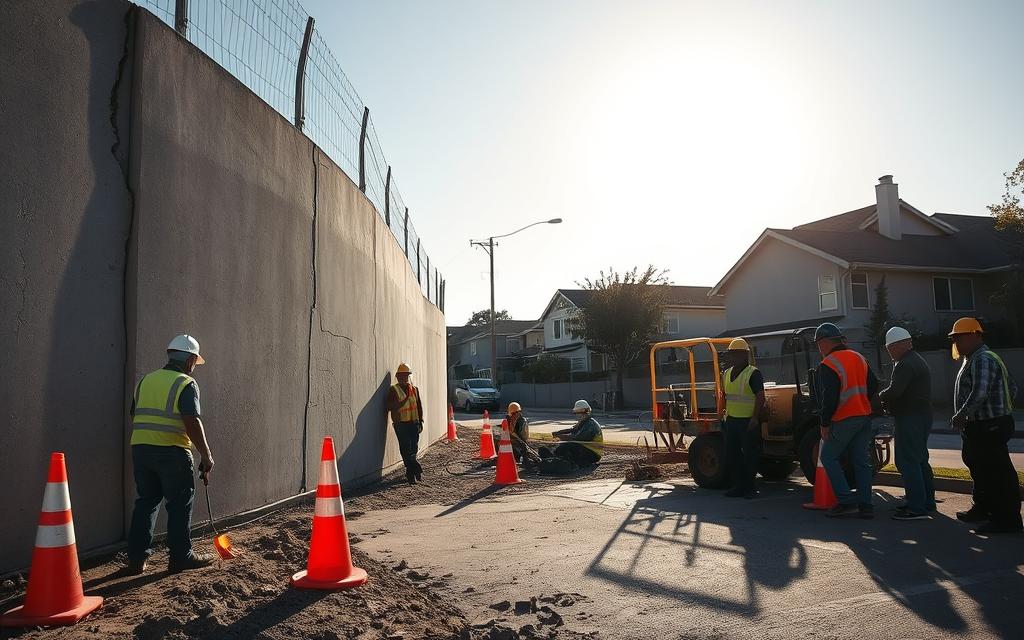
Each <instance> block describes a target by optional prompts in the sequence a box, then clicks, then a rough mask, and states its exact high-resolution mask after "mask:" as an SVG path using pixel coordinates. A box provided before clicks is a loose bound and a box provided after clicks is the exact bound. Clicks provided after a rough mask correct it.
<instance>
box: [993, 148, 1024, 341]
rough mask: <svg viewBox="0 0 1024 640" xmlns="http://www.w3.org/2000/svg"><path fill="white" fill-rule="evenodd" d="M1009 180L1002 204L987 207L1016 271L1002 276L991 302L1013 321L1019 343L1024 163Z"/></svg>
mask: <svg viewBox="0 0 1024 640" xmlns="http://www.w3.org/2000/svg"><path fill="white" fill-rule="evenodd" d="M1003 175H1004V176H1005V177H1006V193H1004V194H1003V198H1002V202H1000V203H999V204H990V205H989V206H988V210H989V212H991V214H992V217H994V218H995V219H996V230H997V231H999V232H1000V234H1001V235H1002V236H1003V238H1004V240H1005V241H1006V245H1007V248H1008V249H1009V253H1010V258H1011V259H1012V260H1013V268H1012V269H1010V271H1008V272H1007V273H1006V274H1004V275H1003V277H1002V282H1001V283H1000V285H999V288H998V289H997V290H996V292H995V293H994V294H993V295H992V301H993V302H994V303H996V304H998V305H999V306H1001V307H1003V308H1004V309H1005V310H1006V312H1007V316H1008V317H1009V318H1010V321H1011V322H1012V323H1013V332H1014V334H1015V335H1014V337H1015V339H1016V341H1020V340H1021V338H1022V337H1024V326H1022V322H1024V320H1022V318H1024V206H1022V205H1021V199H1022V198H1024V160H1021V161H1020V162H1019V163H1018V164H1017V168H1016V169H1014V170H1013V171H1011V172H1010V173H1004V174H1003Z"/></svg>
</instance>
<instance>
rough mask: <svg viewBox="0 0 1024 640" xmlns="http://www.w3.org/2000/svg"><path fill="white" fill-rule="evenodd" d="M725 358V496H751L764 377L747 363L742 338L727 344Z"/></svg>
mask: <svg viewBox="0 0 1024 640" xmlns="http://www.w3.org/2000/svg"><path fill="white" fill-rule="evenodd" d="M725 359H726V364H728V365H729V368H728V369H726V370H725V371H724V372H723V373H722V389H723V390H724V391H725V424H724V431H725V464H726V467H725V468H726V473H728V474H729V483H730V485H731V488H730V489H729V490H728V491H726V492H725V495H727V496H728V497H730V498H739V497H743V498H747V499H751V498H754V497H756V496H757V486H756V485H755V483H754V480H755V477H756V476H757V467H758V464H759V462H760V459H761V420H760V416H761V411H762V409H763V408H764V376H763V375H762V374H761V372H760V371H759V370H758V369H757V367H755V366H754V365H752V364H751V363H750V347H749V346H748V345H747V341H746V340H744V339H743V338H736V339H735V340H733V341H732V342H730V343H729V349H728V351H726V353H725Z"/></svg>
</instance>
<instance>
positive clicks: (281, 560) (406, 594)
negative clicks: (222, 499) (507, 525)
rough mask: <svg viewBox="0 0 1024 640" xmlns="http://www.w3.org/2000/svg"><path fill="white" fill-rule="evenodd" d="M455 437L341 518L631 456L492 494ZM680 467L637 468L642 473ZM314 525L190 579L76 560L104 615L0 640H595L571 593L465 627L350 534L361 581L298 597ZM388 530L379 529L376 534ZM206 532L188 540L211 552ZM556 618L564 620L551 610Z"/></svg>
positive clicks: (16, 583)
mask: <svg viewBox="0 0 1024 640" xmlns="http://www.w3.org/2000/svg"><path fill="white" fill-rule="evenodd" d="M460 437H461V438H462V439H460V440H459V441H456V442H452V443H448V442H440V443H437V444H435V445H434V446H432V447H431V448H430V449H429V450H428V451H427V452H426V453H425V454H424V455H423V457H422V458H421V463H422V465H423V480H424V481H423V482H422V483H420V484H417V485H415V486H410V485H408V484H407V483H406V482H405V478H404V473H403V471H402V470H397V471H395V472H393V473H391V474H389V475H388V476H385V477H384V478H382V479H381V480H380V481H378V482H376V483H373V484H371V485H368V486H365V487H362V488H359V489H356V490H353V491H348V490H343V492H344V495H345V507H346V513H347V518H348V519H349V520H354V519H356V518H358V517H360V515H362V514H363V513H365V512H367V511H370V510H378V509H397V508H401V507H405V506H410V505H417V504H441V505H457V504H460V503H465V502H471V501H473V500H476V499H479V498H481V497H484V496H486V495H489V494H491V493H494V492H497V491H501V492H509V493H520V492H529V491H536V490H538V489H543V488H546V487H551V486H553V485H557V484H563V483H565V482H572V481H575V480H593V479H604V478H625V477H626V476H627V475H630V474H635V473H636V469H637V467H636V466H635V465H634V464H633V463H634V461H637V460H639V456H638V453H637V451H636V450H635V449H629V448H623V449H617V448H614V447H608V448H607V453H606V454H605V458H604V460H603V461H602V463H601V464H600V465H597V466H596V467H591V468H588V469H583V470H580V471H579V472H577V473H575V474H574V475H573V476H570V477H568V478H567V477H557V478H556V477H544V476H540V475H538V474H536V473H535V472H531V471H530V470H526V469H521V470H520V476H521V477H522V478H523V479H524V480H526V482H525V483H523V484H519V485H515V486H509V487H494V486H493V485H492V481H493V478H494V463H493V461H480V460H474V459H473V456H474V455H475V453H476V452H477V451H478V447H479V432H478V431H473V430H467V429H460ZM658 471H663V472H664V471H668V472H670V473H676V472H678V471H679V470H678V469H661V470H658V469H654V470H652V469H650V468H642V469H641V473H642V474H644V475H645V476H649V474H651V473H654V474H656V473H658ZM311 527H312V504H311V503H309V504H303V505H299V506H295V507H291V508H289V509H286V510H282V511H278V512H275V513H272V514H269V515H267V516H264V517H262V518H260V519H258V520H256V521H254V522H250V523H248V524H244V525H240V526H238V527H235V528H233V529H231V531H230V536H231V538H232V541H233V543H234V545H235V548H236V549H237V550H238V551H239V557H238V558H237V559H235V560H232V561H229V562H218V563H217V564H216V565H215V566H213V567H210V568H208V569H203V570H199V571H191V572H186V573H182V574H177V575H169V574H167V573H166V572H164V571H163V568H164V566H166V560H167V557H166V550H165V549H163V548H158V549H157V551H156V553H155V554H154V556H153V558H152V559H151V561H150V569H149V571H148V572H147V573H146V574H145V575H143V576H126V575H124V574H123V573H121V571H122V568H123V566H124V564H125V557H124V554H123V552H122V553H119V554H117V555H114V556H107V557H105V558H99V559H92V560H90V561H86V562H83V563H82V574H83V580H84V583H85V589H86V593H88V594H90V595H102V596H104V597H105V598H106V600H105V602H104V604H103V607H102V608H101V609H100V610H98V611H97V612H95V613H94V614H92V615H90V616H89V617H87V618H86V619H85V620H83V621H81V622H79V623H78V624H77V625H74V626H72V627H63V628H56V629H49V630H43V629H39V628H36V629H27V630H12V629H5V630H2V631H0V638H9V637H18V638H138V639H151V638H152V639H157V638H169V639H180V638H313V639H319V640H335V639H339V638H357V639H367V640H368V639H371V638H372V639H390V640H399V639H408V640H411V639H413V638H431V639H433V638H441V639H443V638H459V639H467V640H481V639H485V638H486V639H492V640H493V639H503V640H504V639H516V638H556V639H567V638H582V637H588V638H593V637H596V635H595V634H593V633H579V632H576V631H573V630H572V629H571V628H570V627H569V626H567V625H564V624H563V614H565V615H567V613H566V611H565V608H566V607H572V606H574V605H575V604H576V603H579V602H586V597H585V596H583V595H580V594H564V593H558V594H539V595H538V596H537V597H536V598H534V599H533V600H532V601H524V602H519V603H505V604H502V603H497V605H496V606H497V608H496V618H495V619H494V620H490V621H488V622H486V623H483V624H476V625H471V624H470V623H469V622H468V621H467V619H466V617H465V615H464V613H463V612H462V611H461V610H460V609H458V607H457V606H455V605H453V604H451V603H450V602H451V600H453V598H451V596H450V594H452V593H458V592H460V591H461V589H460V587H459V585H457V584H453V583H452V581H451V576H450V575H446V576H430V575H428V574H427V573H425V572H424V571H419V570H417V569H422V568H417V567H412V566H409V565H408V564H407V563H405V562H404V561H401V562H398V563H397V564H384V563H382V562H378V561H376V560H373V559H371V558H370V557H369V556H367V555H366V554H365V553H363V552H362V551H360V550H359V547H358V545H359V542H360V540H359V538H357V537H352V555H353V560H354V563H355V564H356V566H359V567H362V568H363V569H366V571H367V572H368V573H369V576H370V579H369V582H368V583H367V584H366V585H364V586H363V587H360V588H358V589H354V590H350V591H335V592H318V591H300V590H296V589H292V588H290V587H289V586H288V579H289V577H290V576H291V574H292V573H294V572H296V571H298V570H300V569H302V568H304V567H305V562H306V555H307V551H308V547H307V544H308V540H309V536H310V530H311ZM383 533H386V532H385V531H381V534H383ZM210 545H211V540H210V539H209V537H208V536H204V537H202V538H201V539H200V540H198V541H197V542H196V546H197V547H198V548H204V549H209V548H210ZM23 596H24V581H23V579H22V578H21V577H20V576H16V577H14V578H13V579H12V580H9V581H6V582H5V583H4V584H3V586H2V587H0V598H2V599H3V602H2V603H0V606H2V607H3V610H6V609H7V608H9V607H11V606H15V605H17V604H20V602H21V600H22V599H23ZM505 605H507V607H505V608H507V609H509V610H513V609H516V608H518V611H516V613H518V614H520V615H518V616H516V618H515V619H516V620H520V621H525V620H526V618H524V617H523V615H522V614H526V616H527V618H529V620H530V621H531V622H527V623H526V624H521V623H518V624H517V626H515V627H513V626H511V625H510V624H508V620H509V618H503V617H501V616H500V613H501V607H503V606H505ZM560 608H561V610H562V611H563V613H562V614H560V613H559V610H560Z"/></svg>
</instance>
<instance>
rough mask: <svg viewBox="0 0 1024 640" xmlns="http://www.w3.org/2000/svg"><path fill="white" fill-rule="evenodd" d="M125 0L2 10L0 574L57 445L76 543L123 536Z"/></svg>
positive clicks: (35, 511) (16, 556)
mask: <svg viewBox="0 0 1024 640" xmlns="http://www.w3.org/2000/svg"><path fill="white" fill-rule="evenodd" d="M126 9H127V5H126V4H122V3H119V2H99V1H97V2H71V1H69V0H64V1H58V0H54V1H52V2H35V1H31V0H16V1H14V2H5V3H4V6H3V10H2V11H0V15H2V18H0V60H3V67H4V70H3V72H2V73H0V123H3V124H2V125H0V128H2V131H3V133H2V136H0V137H2V140H3V142H2V143H0V172H2V175H3V178H2V179H0V243H2V249H0V351H2V352H3V354H4V376H3V380H4V382H3V384H0V416H3V424H2V426H0V452H2V453H0V459H2V460H3V463H2V464H0V487H2V493H3V496H4V497H3V507H4V509H3V511H4V518H5V524H4V526H3V527H0V571H2V570H4V569H10V568H14V567H18V566H24V565H27V564H28V561H29V558H30V556H31V553H32V544H33V540H34V539H35V530H36V521H37V520H38V517H39V506H40V504H41V503H42V495H43V485H44V483H45V482H46V471H47V467H48V464H49V454H50V452H51V451H65V452H67V453H68V458H67V467H68V474H69V476H70V479H71V496H72V504H73V505H74V508H75V514H76V516H77V518H76V521H77V524H78V525H79V526H78V527H77V536H78V545H79V547H80V548H90V547H95V546H98V545H101V544H104V543H107V542H111V541H113V540H117V539H118V538H120V537H121V535H122V515H121V512H122V502H123V485H122V480H121V478H122V474H123V472H124V452H123V449H122V440H123V425H124V422H123V415H124V408H123V405H124V398H125V389H124V362H125V329H124V314H123V312H122V304H123V303H122V295H123V287H122V283H123V281H124V271H125V245H126V241H127V237H128V228H129V220H130V216H129V212H130V210H131V209H130V199H129V193H128V189H127V188H126V185H125V177H124V174H123V173H122V166H121V164H120V163H119V159H120V160H121V161H122V162H123V158H124V156H125V152H126V151H127V136H128V130H127V116H128V110H127V100H126V94H125V89H127V87H128V86H129V85H126V84H119V82H118V79H119V73H118V68H119V63H120V62H121V61H122V57H123V56H124V51H125V45H126V36H127V33H128V31H127V27H126V25H125V21H124V16H125V11H126ZM115 127H116V128H115Z"/></svg>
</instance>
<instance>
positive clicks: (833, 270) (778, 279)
mask: <svg viewBox="0 0 1024 640" xmlns="http://www.w3.org/2000/svg"><path fill="white" fill-rule="evenodd" d="M842 271H843V270H842V269H841V268H840V267H839V265H837V264H835V263H834V262H831V261H829V260H826V259H824V258H820V257H818V256H816V255H813V254H811V253H807V252H806V251H802V250H800V249H797V248H796V247H792V246H790V245H787V244H785V243H783V242H780V241H779V240H776V239H774V238H766V239H765V241H764V242H763V243H762V244H761V246H760V247H759V248H758V249H757V251H756V252H755V253H754V254H753V255H751V256H750V259H749V260H748V261H747V262H746V263H745V264H744V265H743V266H742V267H741V268H740V269H739V271H737V272H736V273H735V274H733V276H732V278H731V279H730V280H729V286H728V289H727V290H726V291H725V292H724V293H725V294H726V299H727V300H728V302H727V303H726V311H725V314H726V324H727V326H728V328H729V330H732V329H740V328H744V327H756V326H763V325H773V324H779V323H786V322H794V321H799V320H809V319H815V318H827V317H832V316H836V315H841V314H842V300H840V304H839V306H840V310H838V311H821V310H820V309H819V305H818V278H819V277H820V276H823V275H831V276H832V277H833V278H834V279H835V282H836V283H838V282H839V277H840V275H841V274H842ZM837 286H838V285H837Z"/></svg>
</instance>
